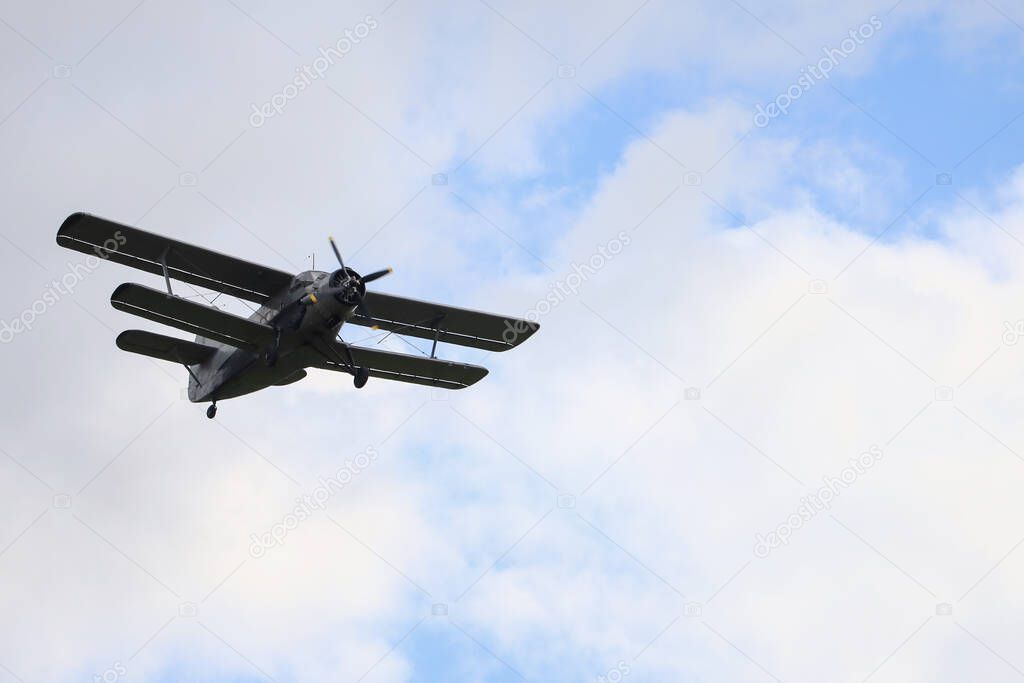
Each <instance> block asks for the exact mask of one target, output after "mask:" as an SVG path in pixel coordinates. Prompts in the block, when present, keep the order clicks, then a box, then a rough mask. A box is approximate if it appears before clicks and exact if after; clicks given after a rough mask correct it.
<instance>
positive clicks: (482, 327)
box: [349, 292, 540, 351]
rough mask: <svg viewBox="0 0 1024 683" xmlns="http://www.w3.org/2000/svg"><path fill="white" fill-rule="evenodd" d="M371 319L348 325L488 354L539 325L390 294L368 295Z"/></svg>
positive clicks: (514, 343)
mask: <svg viewBox="0 0 1024 683" xmlns="http://www.w3.org/2000/svg"><path fill="white" fill-rule="evenodd" d="M366 304H367V306H368V307H369V309H370V314H371V316H372V317H369V318H367V317H363V316H359V315H357V316H355V317H354V318H352V319H351V320H349V322H350V323H354V324H356V325H365V326H367V327H372V326H377V327H380V328H381V329H384V330H388V331H391V332H395V333H397V334H406V335H409V336H412V337H420V338H422V339H434V338H435V335H436V337H437V340H438V341H442V342H447V343H449V344H458V345H459V346H470V347H473V348H477V349H486V350H488V351H507V350H508V349H511V348H514V347H516V346H518V345H520V344H522V343H523V342H524V341H526V340H527V339H528V338H529V337H530V336H531V335H533V333H534V332H536V331H537V330H538V329H539V328H540V325H538V324H537V323H532V322H529V321H527V320H521V319H518V318H510V317H507V316H503V315H494V314H492V313H482V312H480V311H471V310H469V309H465V308H456V307H454V306H443V305H441V304H432V303H429V302H427V301H417V300H415V299H406V298H404V297H400V296H392V295H390V294H378V293H376V292H368V293H367V295H366Z"/></svg>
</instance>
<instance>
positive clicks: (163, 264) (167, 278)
mask: <svg viewBox="0 0 1024 683" xmlns="http://www.w3.org/2000/svg"><path fill="white" fill-rule="evenodd" d="M170 251H171V248H170V246H167V247H164V250H163V252H161V254H160V266H161V267H162V268H163V269H164V282H166V283H167V293H168V294H170V295H171V296H174V292H173V291H172V290H171V274H170V272H169V271H168V270H167V254H168V253H169V252H170ZM190 372H191V371H190ZM196 381H197V382H198V381H199V380H196Z"/></svg>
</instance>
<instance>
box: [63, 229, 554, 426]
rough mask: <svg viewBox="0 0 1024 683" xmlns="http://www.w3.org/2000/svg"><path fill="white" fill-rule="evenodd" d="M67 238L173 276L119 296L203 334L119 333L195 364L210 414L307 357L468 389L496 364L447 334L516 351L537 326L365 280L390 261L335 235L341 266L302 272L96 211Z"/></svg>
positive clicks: (115, 300)
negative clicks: (356, 258) (363, 258)
mask: <svg viewBox="0 0 1024 683" xmlns="http://www.w3.org/2000/svg"><path fill="white" fill-rule="evenodd" d="M57 244H58V245H60V246H62V247H66V248H68V249H73V250H75V251H79V252H83V253H86V254H90V255H93V256H99V257H100V258H102V259H104V260H109V261H113V262H115V263H120V264H123V265H126V266H131V267H133V268H137V269H139V270H143V271H146V272H149V273H153V274H156V275H162V276H163V278H164V284H165V286H166V289H167V291H166V292H164V291H162V290H159V289H153V288H151V287H146V286H145V285H140V284H133V283H125V284H123V285H121V286H119V287H118V288H117V289H115V290H114V293H113V294H112V295H111V297H110V303H111V305H113V307H114V308H115V309H117V310H119V311H123V312H125V313H130V314H133V315H137V316H139V317H141V318H145V319H147V320H151V321H154V322H158V323H162V324H165V325H168V326H170V327H174V328H177V329H179V330H183V331H185V332H188V333H191V334H195V335H196V338H195V341H188V340H186V339H178V338H175V337H168V336H165V335H162V334H156V333H153V332H147V331H143V330H128V331H125V332H122V333H121V334H120V335H119V336H118V337H117V346H118V347H119V348H120V349H122V350H124V351H129V352H132V353H136V354H141V355H143V356H149V357H151V358H156V359H159V360H164V361H169V362H172V363H177V364H180V365H183V366H185V369H186V370H187V371H188V374H189V385H188V397H189V400H190V401H192V402H193V403H207V402H209V403H210V406H209V408H208V409H207V411H206V416H207V417H208V418H210V419H213V418H215V417H216V416H217V402H218V401H223V400H226V399H229V398H236V397H239V396H244V395H246V394H251V393H253V392H256V391H260V390H261V389H265V388H268V387H272V386H285V385H289V384H294V383H295V382H298V381H300V380H302V379H303V378H305V377H306V376H307V372H306V370H307V369H308V368H319V369H324V370H333V371H336V372H342V373H348V374H350V375H352V376H353V383H354V385H355V387H356V388H357V389H361V388H363V387H364V386H366V383H367V381H368V380H369V378H370V377H374V378H378V379H387V380H396V381H399V382H409V383H413V384H420V385H426V386H431V387H438V388H442V389H453V390H455V389H464V388H466V387H469V386H471V385H473V384H476V383H477V382H479V381H480V380H481V379H483V378H484V377H485V376H486V375H487V373H488V371H487V369H486V368H483V367H480V366H477V365H468V364H465V363H456V362H452V361H447V360H442V359H439V358H438V357H437V345H438V343H439V342H443V343H448V344H455V345H458V346H465V347H470V348H475V349H484V350H487V351H507V350H509V349H511V348H514V347H516V346H518V345H520V344H521V343H523V342H524V341H526V340H527V339H528V338H529V337H530V336H532V335H533V334H534V333H535V332H536V331H537V330H538V329H539V325H537V324H536V323H534V322H529V321H526V320H522V319H518V318H511V317H508V316H501V315H494V314H491V313H483V312H480V311H472V310H468V309H464V308H456V307H453V306H445V305H441V304H434V303H429V302H426V301H417V300H415V299H407V298H404V297H398V296H392V295H390V294H381V293H378V292H370V291H367V289H366V285H368V284H369V283H371V282H374V281H376V280H378V279H380V278H382V277H384V276H385V275H388V274H389V273H391V272H392V271H391V269H390V268H389V269H386V270H379V271H376V272H373V273H370V274H369V275H360V274H359V273H357V272H356V271H355V270H353V269H352V268H350V267H348V266H346V265H345V261H344V260H343V259H342V257H341V252H340V250H339V249H338V246H337V244H335V242H334V238H330V245H331V249H332V250H333V251H334V255H335V256H336V257H337V259H338V265H339V268H338V269H337V270H334V271H333V272H324V271H318V270H308V271H305V272H302V273H298V274H297V275H292V274H291V273H288V272H285V271H282V270H277V269H275V268H270V267H267V266H262V265H258V264H256V263H251V262H249V261H245V260H243V259H239V258H235V257H233V256H228V255H225V254H222V253H219V252H216V251H212V250H209V249H204V248H202V247H197V246H194V245H191V244H186V243H184V242H180V241H178V240H174V239H170V238H168V237H164V236H161V235H157V234H155V233H151V232H146V231H145V230H141V229H139V228H134V227H131V226H128V225H122V224H119V223H116V222H114V221H110V220H106V219H104V218H99V217H97V216H92V215H89V214H86V213H75V214H72V215H71V216H69V217H68V218H67V219H66V220H65V221H64V223H63V224H62V225H61V227H60V229H59V230H58V232H57ZM172 279H174V280H178V281H181V282H185V283H188V284H189V285H196V286H199V287H203V288H204V289H208V290H213V291H215V292H220V293H222V294H227V295H229V296H233V297H237V298H239V299H243V300H246V301H250V302H252V303H255V304H258V306H259V308H258V309H256V310H255V311H254V313H253V314H252V315H250V316H249V317H248V318H244V317H242V316H238V315H234V314H232V313H228V312H226V311H222V310H220V309H218V308H216V307H214V306H207V305H203V304H201V303H198V302H196V301H193V300H191V299H189V298H185V297H182V296H179V295H176V294H175V293H174V291H173V289H172V286H171V280H172ZM218 296H220V295H218ZM250 308H252V306H250ZM346 323H348V324H352V325H359V326H363V327H370V328H373V329H374V330H385V331H387V332H389V333H393V334H399V335H408V336H412V337H418V338H421V339H428V340H431V341H432V342H433V349H432V350H431V353H430V357H426V356H425V355H424V356H414V355H408V354H401V353H394V352H390V351H383V350H379V349H372V348H366V347H362V346H354V345H352V344H349V343H346V342H344V341H343V340H341V339H340V338H339V337H338V334H339V332H340V330H341V328H342V326H343V325H345V324H346Z"/></svg>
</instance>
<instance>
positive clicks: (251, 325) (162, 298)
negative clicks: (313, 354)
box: [110, 283, 276, 350]
mask: <svg viewBox="0 0 1024 683" xmlns="http://www.w3.org/2000/svg"><path fill="white" fill-rule="evenodd" d="M110 304H111V305H112V306H113V307H114V308H116V309H117V310H119V311H124V312H125V313H131V314H132V315H137V316H139V317H141V318H145V319H147V320H152V321H153V322H158V323H162V324H164V325H170V326H171V327H176V328H178V329H179V330H184V331H185V332H191V333H193V334H197V335H199V336H201V337H206V338H207V339H212V340H213V341H218V342H220V343H222V344H228V345H230V346H235V347H238V348H240V349H249V350H256V349H258V348H260V347H262V346H264V345H266V344H269V343H270V342H271V341H272V340H273V339H274V337H275V334H276V333H275V332H274V328H272V327H270V326H269V325H264V324H263V323H258V322H256V321H254V320H247V319H245V318H242V317H240V316H237V315H233V314H231V313H226V312H224V311H221V310H219V309H217V308H213V307H211V306H204V305H203V304H199V303H196V302H194V301H189V300H188V299H182V298H181V297H178V296H173V295H170V294H167V293H166V292H161V291H159V290H157V289H151V288H149V287H145V286H143V285H137V284H132V283H126V284H123V285H121V286H120V287H118V288H117V289H116V290H114V293H113V294H112V295H111V296H110Z"/></svg>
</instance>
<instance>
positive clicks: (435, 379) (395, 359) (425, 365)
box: [296, 342, 487, 389]
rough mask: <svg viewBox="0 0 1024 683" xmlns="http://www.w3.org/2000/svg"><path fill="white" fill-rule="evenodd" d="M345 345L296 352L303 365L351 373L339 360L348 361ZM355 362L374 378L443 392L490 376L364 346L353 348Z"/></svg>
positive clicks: (475, 369) (479, 370)
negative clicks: (324, 350)
mask: <svg viewBox="0 0 1024 683" xmlns="http://www.w3.org/2000/svg"><path fill="white" fill-rule="evenodd" d="M345 346H346V345H345V344H342V343H340V342H334V352H333V353H329V354H324V353H321V352H320V351H318V350H317V349H315V348H313V347H312V346H305V347H302V348H301V349H299V351H297V352H296V353H302V354H304V355H303V357H302V360H303V365H305V366H306V367H314V368H321V369H323V370H336V371H338V372H347V371H348V368H347V367H346V366H345V364H344V363H342V362H341V361H340V360H339V359H338V358H339V357H340V358H345V357H346V356H345ZM348 351H349V352H350V353H351V354H352V362H353V363H355V365H356V367H360V368H367V369H369V371H370V376H371V377H378V378H380V379H392V380H397V381H399V382H410V383H412V384H423V385H426V386H431V387H441V388H443V389H465V388H466V387H468V386H470V385H473V384H476V383H477V382H479V381H480V380H482V379H483V378H484V377H486V376H487V368H481V367H479V366H477V365H467V364H465V363H453V362H451V361H447V360H439V359H437V358H425V357H423V356H408V355H406V354H403V353H391V352H390V351H379V350H377V349H366V348H363V347H361V346H349V347H348Z"/></svg>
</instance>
